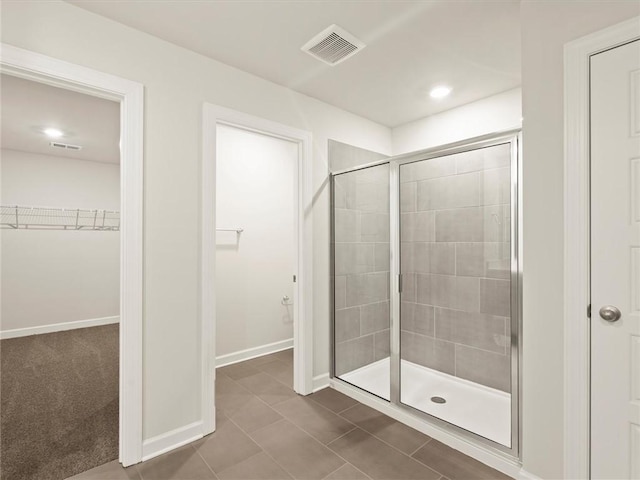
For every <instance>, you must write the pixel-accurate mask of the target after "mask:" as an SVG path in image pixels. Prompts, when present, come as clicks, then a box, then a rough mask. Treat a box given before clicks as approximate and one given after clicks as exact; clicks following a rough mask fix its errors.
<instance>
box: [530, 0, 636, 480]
mask: <svg viewBox="0 0 640 480" xmlns="http://www.w3.org/2000/svg"><path fill="white" fill-rule="evenodd" d="M637 15H640V2H637V1H554V2H545V1H525V2H522V6H521V18H522V92H523V97H522V101H523V114H524V132H523V134H524V141H523V144H524V167H523V173H524V181H523V194H524V201H523V203H524V277H523V279H524V286H523V290H524V292H523V294H524V305H523V310H524V311H523V315H524V318H523V320H524V327H523V328H524V332H523V341H524V347H523V354H524V373H523V377H524V381H523V389H524V392H523V397H524V398H523V409H524V410H523V414H524V415H523V416H524V419H523V423H524V425H523V461H524V467H525V468H526V469H527V470H528V471H530V472H532V473H534V474H536V475H538V476H539V477H542V478H563V477H564V474H563V469H564V460H563V454H564V448H563V441H564V437H563V423H564V412H563V405H564V398H563V397H564V395H563V390H564V380H565V379H564V376H563V362H564V355H563V342H564V335H571V332H563V330H562V325H563V320H562V311H563V302H564V295H565V293H564V291H563V290H564V287H563V281H564V280H563V262H564V257H563V242H564V235H563V209H564V202H563V197H564V192H563V187H564V171H563V169H564V164H563V156H564V140H563V139H564V123H563V121H564V120H563V104H564V96H563V88H564V87H563V85H564V83H563V78H564V65H563V47H564V44H565V43H566V42H569V41H571V40H574V39H576V38H578V37H581V36H583V35H586V34H589V33H592V32H594V31H597V30H601V29H603V28H605V27H608V26H610V25H613V24H615V23H618V22H621V21H623V20H626V19H628V18H631V17H633V16H637Z"/></svg>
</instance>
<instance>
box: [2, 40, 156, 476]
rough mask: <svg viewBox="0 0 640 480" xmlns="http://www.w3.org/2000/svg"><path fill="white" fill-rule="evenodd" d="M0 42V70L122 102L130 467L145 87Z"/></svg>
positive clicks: (125, 416) (122, 431)
mask: <svg viewBox="0 0 640 480" xmlns="http://www.w3.org/2000/svg"><path fill="white" fill-rule="evenodd" d="M1 47H2V58H1V59H0V71H1V72H2V74H3V75H10V76H13V77H18V78H22V79H28V80H31V81H34V82H38V83H41V84H45V85H50V86H55V87H59V88H62V89H64V90H70V91H73V92H79V93H83V94H86V95H90V96H93V97H99V98H102V99H107V100H111V101H115V102H117V103H118V104H119V110H120V113H119V121H120V127H119V153H120V161H121V168H120V175H119V179H120V185H121V189H120V195H119V200H120V207H121V214H120V220H119V227H120V236H119V237H120V240H119V250H120V255H119V258H118V259H117V260H116V261H117V262H118V263H119V267H120V268H119V270H120V273H119V284H120V286H119V297H120V300H119V307H118V313H119V319H120V327H119V330H120V332H119V336H118V340H117V343H118V345H119V351H120V358H119V368H118V371H119V374H118V377H119V382H118V383H119V393H118V397H119V398H118V401H117V403H118V411H119V415H118V417H119V420H118V422H119V425H118V432H119V439H118V443H119V445H118V460H117V461H119V462H120V463H122V464H123V465H124V466H129V465H132V464H134V463H138V462H140V461H141V459H142V303H143V294H142V292H143V288H142V287H143V284H142V281H143V269H142V266H143V265H142V263H143V262H142V229H143V228H142V227H143V215H142V198H143V171H142V163H143V162H142V160H143V156H142V145H143V86H142V85H141V84H139V83H136V82H132V81H130V80H125V79H122V78H120V77H116V76H113V75H109V74H105V73H102V72H98V71H96V70H93V69H90V68H86V67H82V66H79V65H74V64H71V63H68V62H63V61H60V60H58V59H55V58H52V57H49V56H46V55H42V54H38V53H34V52H31V51H28V50H24V49H21V48H18V47H14V46H11V45H6V44H2V45H1ZM77 217H79V215H77ZM78 220H79V218H78ZM92 225H93V223H92ZM60 233H64V232H60ZM78 233H80V232H78ZM83 233H92V232H83Z"/></svg>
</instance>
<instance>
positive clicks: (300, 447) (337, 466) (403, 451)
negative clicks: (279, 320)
mask: <svg viewBox="0 0 640 480" xmlns="http://www.w3.org/2000/svg"><path fill="white" fill-rule="evenodd" d="M292 379H293V356H292V351H291V350H287V351H284V352H278V353H275V354H271V355H267V356H264V357H258V358H256V359H252V360H248V361H246V362H242V363H238V364H235V365H230V366H227V367H222V368H220V369H218V371H217V379H216V405H217V428H216V432H214V433H213V434H211V435H209V436H207V437H205V438H203V439H201V440H198V441H197V442H194V443H192V444H190V445H186V446H184V447H181V448H179V449H177V450H174V451H172V452H169V453H167V454H164V455H161V456H159V457H156V458H154V459H151V460H149V461H147V462H144V463H141V464H138V465H135V466H132V467H129V468H126V469H124V468H122V467H121V466H120V465H119V464H118V463H117V462H111V463H108V464H106V465H103V466H101V467H97V468H95V469H93V470H90V471H88V472H84V473H82V474H80V475H77V476H75V477H72V478H73V479H75V480H88V479H110V480H111V479H113V480H118V479H128V480H133V479H136V480H161V479H166V480H169V479H176V480H190V479H194V480H198V479H221V480H227V479H228V480H234V479H235V480H251V479H255V480H260V479H264V480H271V479H292V478H295V479H310V480H311V479H316V480H325V479H326V480H357V479H364V480H367V479H370V480H371V479H372V480H386V479H405V478H406V479H431V480H463V479H464V480H473V479H508V478H509V477H506V476H505V475H503V474H501V473H499V472H497V471H495V470H493V469H491V468H489V467H487V466H485V465H483V464H481V463H479V462H477V461H475V460H473V459H471V458H470V457H467V456H466V455H463V454H462V453H460V452H457V451H455V450H453V449H450V448H449V447H447V446H445V445H444V444H442V443H440V442H438V441H437V440H435V439H432V438H430V437H428V436H427V435H424V434H422V433H420V432H417V431H416V430H413V429H412V428H410V427H408V426H406V425H404V424H401V423H399V422H397V421H395V420H393V419H391V418H389V417H387V416H386V415H383V414H381V413H379V412H377V411H376V410H374V409H371V408H369V407H367V406H365V405H363V404H361V403H359V402H357V401H356V400H353V399H351V398H349V397H347V396H345V395H343V394H341V393H339V392H337V391H336V390H333V389H329V388H327V389H324V390H320V391H319V392H316V393H314V394H312V395H309V396H308V397H301V396H299V395H297V394H296V393H295V392H293V390H292V388H291V383H292Z"/></svg>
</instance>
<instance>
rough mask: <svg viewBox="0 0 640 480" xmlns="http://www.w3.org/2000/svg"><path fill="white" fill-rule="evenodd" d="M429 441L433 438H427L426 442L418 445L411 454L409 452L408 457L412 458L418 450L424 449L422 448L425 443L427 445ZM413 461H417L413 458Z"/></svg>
mask: <svg viewBox="0 0 640 480" xmlns="http://www.w3.org/2000/svg"><path fill="white" fill-rule="evenodd" d="M431 440H433V438H432V437H429V438H428V439H427V441H426V442H424V443H423V444H422V445H420V446H419V447H418V448H416V449H415V450H414V451H413V452H411V453H410V454H409V456H410V457H411V458H414V457H413V456H414V455H415V454H416V453H417V452H418V450H420V449H421V448H422V447H424V446H425V445H426V444H427V443H429V442H430V441H431ZM414 460H417V459H415V458H414Z"/></svg>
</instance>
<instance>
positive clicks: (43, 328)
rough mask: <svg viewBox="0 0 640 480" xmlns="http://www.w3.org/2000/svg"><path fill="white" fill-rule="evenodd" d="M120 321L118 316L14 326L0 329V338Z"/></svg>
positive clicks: (40, 333) (62, 330) (96, 325)
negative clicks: (20, 326)
mask: <svg viewBox="0 0 640 480" xmlns="http://www.w3.org/2000/svg"><path fill="white" fill-rule="evenodd" d="M118 322H120V316H119V315H116V316H115V317H103V318H91V319H89V320H77V321H75V322H65V323H52V324H50V325H42V326H39V327H27V328H14V329H12V330H3V331H0V339H1V340H4V339H7V338H17V337H27V336H29V335H42V334H43V333H53V332H64V331H66V330H75V329H77V328H88V327H99V326H101V325H110V324H112V323H118Z"/></svg>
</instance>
